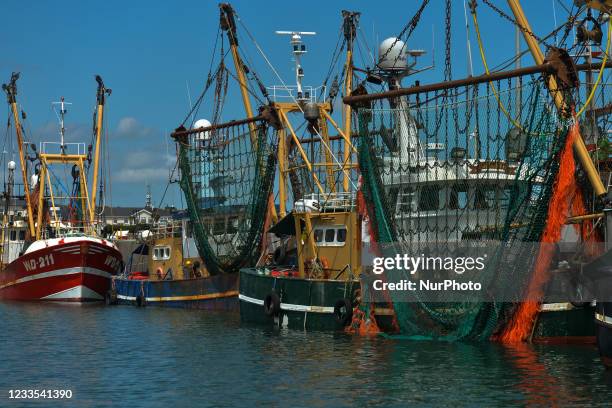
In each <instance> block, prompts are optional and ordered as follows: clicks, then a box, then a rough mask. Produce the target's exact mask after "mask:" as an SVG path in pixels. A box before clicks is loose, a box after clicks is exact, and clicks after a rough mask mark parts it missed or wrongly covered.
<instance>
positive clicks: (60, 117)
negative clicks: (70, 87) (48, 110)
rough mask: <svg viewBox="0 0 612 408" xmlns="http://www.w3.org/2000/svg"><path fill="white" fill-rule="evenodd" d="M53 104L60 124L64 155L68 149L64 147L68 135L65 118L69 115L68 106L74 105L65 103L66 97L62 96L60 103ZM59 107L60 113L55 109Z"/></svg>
mask: <svg viewBox="0 0 612 408" xmlns="http://www.w3.org/2000/svg"><path fill="white" fill-rule="evenodd" d="M51 104H52V105H53V110H54V111H55V114H56V115H57V119H58V120H59V123H60V149H61V151H62V154H66V149H65V147H64V135H65V134H66V128H65V127H64V116H65V115H66V113H68V110H67V109H66V105H72V103H70V102H66V101H64V97H63V96H62V97H61V98H60V101H59V102H52V103H51ZM58 105H59V112H58V111H57V110H56V109H55V108H56V106H58Z"/></svg>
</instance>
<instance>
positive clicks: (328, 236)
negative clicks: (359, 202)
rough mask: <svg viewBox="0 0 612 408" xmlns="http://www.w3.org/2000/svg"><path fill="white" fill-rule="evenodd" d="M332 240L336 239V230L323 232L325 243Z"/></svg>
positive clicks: (331, 229)
mask: <svg viewBox="0 0 612 408" xmlns="http://www.w3.org/2000/svg"><path fill="white" fill-rule="evenodd" d="M334 238H336V230H335V229H333V228H330V229H327V230H325V243H332V242H334Z"/></svg>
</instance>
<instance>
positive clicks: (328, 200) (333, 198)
mask: <svg viewBox="0 0 612 408" xmlns="http://www.w3.org/2000/svg"><path fill="white" fill-rule="evenodd" d="M303 199H304V200H312V201H315V202H317V203H318V205H319V207H320V210H321V211H329V210H336V211H338V210H351V209H352V208H354V207H355V204H356V194H355V192H353V191H337V192H330V193H325V194H323V193H312V194H305V195H304V197H303Z"/></svg>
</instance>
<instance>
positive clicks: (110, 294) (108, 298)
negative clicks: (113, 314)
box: [104, 289, 118, 306]
mask: <svg viewBox="0 0 612 408" xmlns="http://www.w3.org/2000/svg"><path fill="white" fill-rule="evenodd" d="M104 302H105V303H106V305H107V306H113V305H116V304H117V303H118V302H117V291H116V290H113V289H109V290H107V291H106V293H105V294H104Z"/></svg>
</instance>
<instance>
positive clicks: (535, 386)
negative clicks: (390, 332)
mask: <svg viewBox="0 0 612 408" xmlns="http://www.w3.org/2000/svg"><path fill="white" fill-rule="evenodd" d="M0 355H1V358H2V363H0V406H2V407H4V406H34V407H49V406H63V404H65V405H66V406H79V407H107V406H108V407H111V406H129V407H164V406H173V407H177V406H178V407H182V406H185V407H193V406H198V407H207V406H211V407H232V406H247V407H250V406H284V407H298V406H304V407H326V406H333V407H339V406H349V405H352V406H408V405H410V406H456V407H458V406H488V407H491V406H505V407H508V406H553V405H559V406H567V405H572V406H610V404H611V403H612V372H606V371H605V370H604V368H603V366H602V365H601V364H600V362H599V358H598V355H597V350H596V349H595V348H594V347H585V346H543V345H541V346H529V345H522V346H520V347H516V348H508V347H503V346H501V345H498V344H466V343H453V344H448V343H439V342H425V341H421V342H415V341H406V340H390V339H384V338H359V337H354V336H349V335H344V334H342V333H337V334H329V333H312V332H309V333H305V332H300V331H286V330H273V329H263V328H261V327H257V326H245V325H241V324H240V321H239V317H238V316H237V315H235V314H228V313H211V312H204V311H195V310H193V311H191V310H172V309H159V308H151V307H148V308H135V307H104V306H102V305H72V304H37V303H0ZM11 389H69V390H71V391H72V394H73V395H72V398H71V399H70V400H65V401H59V400H54V401H49V400H30V401H23V400H14V399H13V400H11V399H9V398H8V397H9V391H10V390H11Z"/></svg>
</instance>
